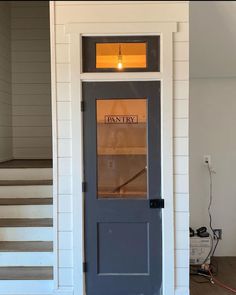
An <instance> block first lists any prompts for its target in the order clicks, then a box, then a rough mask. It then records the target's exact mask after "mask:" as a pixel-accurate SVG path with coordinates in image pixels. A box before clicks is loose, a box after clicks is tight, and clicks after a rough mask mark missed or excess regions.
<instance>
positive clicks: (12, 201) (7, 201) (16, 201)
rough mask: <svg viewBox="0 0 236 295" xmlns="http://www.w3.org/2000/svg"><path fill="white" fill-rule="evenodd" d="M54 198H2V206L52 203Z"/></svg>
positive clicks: (0, 202) (0, 201)
mask: <svg viewBox="0 0 236 295" xmlns="http://www.w3.org/2000/svg"><path fill="white" fill-rule="evenodd" d="M52 204H53V199H52V198H0V206H11V205H52Z"/></svg>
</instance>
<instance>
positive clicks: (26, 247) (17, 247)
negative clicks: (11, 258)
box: [0, 241, 53, 252]
mask: <svg viewBox="0 0 236 295" xmlns="http://www.w3.org/2000/svg"><path fill="white" fill-rule="evenodd" d="M52 251H53V242H50V241H47V242H45V241H40V242H36V241H24V242H23V241H20V242H19V241H16V242H15V241H13V242H12V241H0V252H52Z"/></svg>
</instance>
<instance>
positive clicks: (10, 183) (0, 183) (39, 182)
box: [0, 179, 53, 186]
mask: <svg viewBox="0 0 236 295" xmlns="http://www.w3.org/2000/svg"><path fill="white" fill-rule="evenodd" d="M52 184H53V181H52V180H51V179H46V180H0V186H23V185H25V186H29V185H52Z"/></svg>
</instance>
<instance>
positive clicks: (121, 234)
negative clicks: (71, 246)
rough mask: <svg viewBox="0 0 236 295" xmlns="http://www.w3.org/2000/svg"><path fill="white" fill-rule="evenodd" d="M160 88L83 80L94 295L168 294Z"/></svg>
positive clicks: (89, 281)
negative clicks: (164, 272) (164, 260)
mask: <svg viewBox="0 0 236 295" xmlns="http://www.w3.org/2000/svg"><path fill="white" fill-rule="evenodd" d="M160 86H161V85H160V81H139V82H83V83H82V95H83V109H84V113H83V136H84V147H83V149H84V180H85V184H86V185H85V259H86V277H85V278H86V294H87V295H105V294H107V295H121V294H122V295H160V294H161V290H162V210H161V208H163V207H164V201H163V199H162V195H161V134H160V132H161V126H160V124H161V118H160V116H161V112H160Z"/></svg>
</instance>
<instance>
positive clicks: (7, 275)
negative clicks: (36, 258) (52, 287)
mask: <svg viewBox="0 0 236 295" xmlns="http://www.w3.org/2000/svg"><path fill="white" fill-rule="evenodd" d="M52 279H53V267H43V266H37V267H36V266H34V267H27V266H21V267H13V266H11V267H0V280H52Z"/></svg>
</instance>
